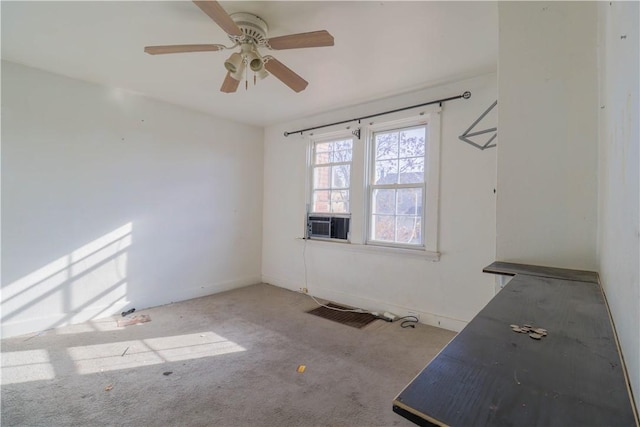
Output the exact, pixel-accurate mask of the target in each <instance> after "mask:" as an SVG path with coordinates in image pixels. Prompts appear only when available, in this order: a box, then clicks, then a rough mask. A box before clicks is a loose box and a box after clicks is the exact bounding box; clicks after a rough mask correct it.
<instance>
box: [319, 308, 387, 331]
mask: <svg viewBox="0 0 640 427" xmlns="http://www.w3.org/2000/svg"><path fill="white" fill-rule="evenodd" d="M327 306H328V307H333V308H339V309H341V310H350V308H349V307H342V306H340V305H337V304H331V303H329V304H327ZM307 313H309V314H313V315H315V316H319V317H322V318H324V319H329V320H333V321H334V322H338V323H342V324H343V325H347V326H352V327H354V328H358V329H360V328H363V327H365V326H367V325H368V324H369V323H371V322H373V321H374V320H376V319H377V317H375V316H373V315H372V314H368V313H353V312H349V311H338V310H331V309H330V308H326V307H318V308H314V309H313V310H310V311H307Z"/></svg>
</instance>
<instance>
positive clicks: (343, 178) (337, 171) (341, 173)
mask: <svg viewBox="0 0 640 427" xmlns="http://www.w3.org/2000/svg"><path fill="white" fill-rule="evenodd" d="M331 171H332V174H331V188H349V179H350V174H351V165H340V166H334V167H333V168H331Z"/></svg>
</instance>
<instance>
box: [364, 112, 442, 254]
mask: <svg viewBox="0 0 640 427" xmlns="http://www.w3.org/2000/svg"><path fill="white" fill-rule="evenodd" d="M440 111H441V108H440V107H439V106H436V107H434V108H431V109H429V110H428V111H424V112H422V113H420V115H418V116H415V115H414V116H411V117H405V118H401V119H397V120H387V121H384V122H379V123H375V124H374V123H372V124H370V125H369V126H368V127H367V133H366V153H365V163H366V165H367V171H366V179H365V184H366V185H365V187H366V188H365V195H366V201H365V206H364V210H365V215H364V216H365V218H364V220H365V226H364V233H365V236H364V243H365V244H366V245H370V246H380V247H388V248H399V249H410V250H418V251H427V252H434V253H437V252H438V212H439V188H440V183H439V179H440V169H439V168H440ZM425 125H426V144H425V172H424V181H423V182H422V183H419V184H375V183H374V182H375V163H376V152H375V150H376V147H375V139H374V138H375V135H376V134H377V133H383V132H386V131H393V130H403V129H411V128H416V127H420V126H425ZM400 188H422V224H421V233H422V243H421V244H408V243H396V242H389V241H381V240H374V239H373V238H372V236H373V216H374V213H373V211H374V209H373V201H374V199H373V193H374V191H375V190H376V189H400ZM395 216H397V215H395V214H394V217H395Z"/></svg>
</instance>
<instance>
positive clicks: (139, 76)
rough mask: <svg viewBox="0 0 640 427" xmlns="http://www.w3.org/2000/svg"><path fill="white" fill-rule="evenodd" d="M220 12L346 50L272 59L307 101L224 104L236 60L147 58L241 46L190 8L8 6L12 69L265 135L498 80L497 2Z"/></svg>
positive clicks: (284, 96) (259, 97)
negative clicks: (448, 87) (380, 103)
mask: <svg viewBox="0 0 640 427" xmlns="http://www.w3.org/2000/svg"><path fill="white" fill-rule="evenodd" d="M220 4H221V5H222V6H223V7H224V8H225V10H226V11H227V12H228V13H233V12H240V11H242V12H250V13H254V14H256V15H258V16H260V17H261V18H263V19H264V20H265V21H266V22H267V23H268V25H269V36H270V37H275V36H280V35H285V34H291V33H300V32H307V31H315V30H321V29H326V30H328V31H329V32H330V33H331V34H332V35H333V36H334V38H335V46H333V47H322V48H312V49H295V50H284V51H272V52H271V54H273V55H274V56H275V57H276V58H278V59H279V60H280V61H281V62H283V63H284V64H286V65H287V66H288V67H289V68H291V69H293V70H294V71H296V72H297V73H298V74H300V75H301V76H302V77H303V78H304V79H306V80H307V81H308V82H309V86H308V87H307V89H306V90H304V91H302V92H300V93H295V92H293V91H292V90H291V89H289V88H288V87H287V86H285V85H284V84H282V83H281V82H280V81H278V80H277V79H276V78H274V77H273V76H270V77H268V78H267V79H265V80H262V81H259V82H258V84H257V86H252V82H250V86H249V90H245V89H244V85H243V84H241V85H240V88H239V89H238V92H237V93H234V94H225V93H221V92H220V91H219V88H220V85H221V83H222V80H223V79H224V76H225V74H226V70H225V69H224V65H223V63H224V60H225V59H226V58H227V57H228V56H229V54H230V53H229V52H225V51H222V52H203V53H185V54H172V55H158V56H151V55H147V54H145V53H144V52H143V48H144V46H147V45H162V44H191V43H223V44H226V45H229V44H230V43H229V39H228V38H227V36H226V35H225V33H224V32H223V31H222V30H221V29H220V28H219V27H218V26H217V25H216V24H215V23H214V22H213V21H212V20H211V19H210V18H209V17H208V16H207V15H205V14H204V13H203V12H202V11H201V10H200V9H199V8H198V7H197V6H195V5H194V4H193V3H192V2H190V1H178V2H168V1H142V2H129V1H126V2H112V1H105V2H95V1H81V2H80V1H79V2H73V1H72V2H57V1H46V2H24V1H22V2H11V1H4V0H3V1H2V2H1V8H2V10H1V12H2V27H1V29H2V58H3V59H6V60H9V61H13V62H17V63H20V64H25V65H29V66H32V67H36V68H40V69H44V70H48V71H51V72H54V73H58V74H62V75H65V76H69V77H75V78H78V79H82V80H87V81H91V82H97V83H101V84H105V85H108V86H112V87H118V88H123V89H128V90H131V91H134V92H138V93H141V94H144V95H147V96H149V97H152V98H155V99H160V100H164V101H167V102H170V103H173V104H178V105H182V106H186V107H189V108H192V109H196V110H200V111H204V112H208V113H211V114H214V115H216V116H219V117H224V118H230V119H233V120H237V121H240V122H244V123H249V124H253V125H259V126H264V125H269V124H274V123H279V122H284V121H288V120H290V119H294V118H299V117H304V116H308V115H311V114H315V113H319V112H324V111H329V110H333V109H336V108H340V107H345V106H349V105H353V104H357V103H360V102H364V101H369V100H373V99H377V98H382V97H385V96H390V95H394V94H399V93H404V92H407V91H410V90H415V89H418V88H422V87H427V86H429V85H432V84H435V83H440V82H443V81H451V80H454V79H458V78H463V77H468V76H472V75H477V74H481V73H485V72H490V71H494V70H495V69H496V63H497V57H498V12H497V3H496V2H476V1H472V2H399V1H385V2H380V1H375V2H374V1H357V2H338V1H325V2H307V1H301V2H294V1H283V2H271V1H235V2H232V1H222V2H220Z"/></svg>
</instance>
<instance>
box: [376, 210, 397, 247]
mask: <svg viewBox="0 0 640 427" xmlns="http://www.w3.org/2000/svg"><path fill="white" fill-rule="evenodd" d="M395 232H396V230H395V217H394V216H391V215H373V230H372V234H373V236H372V237H373V240H381V241H385V242H393V241H394V240H395Z"/></svg>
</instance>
